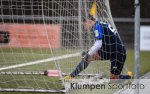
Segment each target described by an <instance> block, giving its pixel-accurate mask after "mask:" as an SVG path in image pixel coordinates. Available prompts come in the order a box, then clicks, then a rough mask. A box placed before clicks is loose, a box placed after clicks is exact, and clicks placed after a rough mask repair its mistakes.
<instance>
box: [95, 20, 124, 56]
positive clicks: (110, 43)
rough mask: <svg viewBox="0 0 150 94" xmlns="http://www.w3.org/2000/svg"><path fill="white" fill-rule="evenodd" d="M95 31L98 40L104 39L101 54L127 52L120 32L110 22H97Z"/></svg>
mask: <svg viewBox="0 0 150 94" xmlns="http://www.w3.org/2000/svg"><path fill="white" fill-rule="evenodd" d="M93 32H94V35H95V39H96V40H102V47H101V54H107V53H108V54H111V53H113V52H116V51H117V52H120V53H123V54H125V53H126V51H125V47H124V45H123V43H122V41H121V39H120V37H119V36H118V33H117V32H116V30H115V29H113V28H112V26H111V25H110V24H107V23H99V22H95V24H94V26H93Z"/></svg>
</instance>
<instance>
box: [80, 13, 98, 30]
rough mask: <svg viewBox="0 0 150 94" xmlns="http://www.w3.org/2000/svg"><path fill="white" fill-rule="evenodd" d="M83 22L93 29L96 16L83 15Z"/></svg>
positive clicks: (86, 26) (85, 26) (85, 25)
mask: <svg viewBox="0 0 150 94" xmlns="http://www.w3.org/2000/svg"><path fill="white" fill-rule="evenodd" d="M82 24H83V26H84V28H85V29H88V28H89V29H91V28H92V27H93V26H94V24H95V18H94V17H93V16H92V15H88V17H87V18H86V17H82Z"/></svg>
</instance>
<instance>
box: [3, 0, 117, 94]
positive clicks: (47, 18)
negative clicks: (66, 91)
mask: <svg viewBox="0 0 150 94" xmlns="http://www.w3.org/2000/svg"><path fill="white" fill-rule="evenodd" d="M94 2H96V6H97V14H96V19H97V20H98V21H103V22H108V23H109V24H111V25H112V26H113V28H115V29H116V27H115V25H114V22H113V19H112V16H111V12H110V8H109V1H108V0H97V1H96V0H95V1H94ZM92 4H93V0H82V1H81V0H1V1H0V7H1V10H0V74H1V76H0V88H1V89H3V88H13V89H22V88H31V89H33V88H37V89H56V90H60V89H62V88H63V87H64V85H63V84H62V81H59V79H60V78H62V77H63V73H64V74H69V73H70V72H72V70H73V69H74V68H75V67H76V65H77V64H78V63H79V61H80V60H81V52H82V51H87V50H88V49H89V48H90V47H91V46H92V45H93V43H94V37H93V34H92V33H89V32H84V30H83V26H82V21H81V18H82V16H85V17H86V16H87V15H88V14H89V11H90V9H91V6H92ZM45 70H59V75H60V76H58V77H48V76H44V75H43V72H44V71H45ZM109 71H110V61H101V60H100V61H93V62H92V63H91V64H90V65H89V67H88V68H87V69H85V70H84V71H83V72H82V73H81V74H86V75H85V76H79V77H77V78H81V77H82V78H86V77H87V75H89V74H99V73H103V74H104V75H106V76H108V75H109ZM16 74H18V75H16ZM19 74H24V75H19ZM25 74H30V75H25ZM34 74H38V75H34ZM76 92H78V91H76ZM76 92H75V93H76Z"/></svg>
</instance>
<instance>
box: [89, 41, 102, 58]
mask: <svg viewBox="0 0 150 94" xmlns="http://www.w3.org/2000/svg"><path fill="white" fill-rule="evenodd" d="M101 46H102V40H96V41H95V43H94V45H93V46H92V47H91V48H90V49H89V51H88V54H89V55H90V56H91V61H92V60H98V59H100V56H99V55H98V50H99V49H100V48H101Z"/></svg>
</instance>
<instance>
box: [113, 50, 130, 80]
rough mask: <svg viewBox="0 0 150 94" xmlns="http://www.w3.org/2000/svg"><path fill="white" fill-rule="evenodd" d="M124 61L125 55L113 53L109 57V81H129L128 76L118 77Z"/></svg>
mask: <svg viewBox="0 0 150 94" xmlns="http://www.w3.org/2000/svg"><path fill="white" fill-rule="evenodd" d="M125 60H126V54H125V53H120V52H115V53H113V54H112V56H111V59H110V61H111V70H110V79H130V78H131V76H129V75H120V74H121V72H122V69H123V66H124V63H125Z"/></svg>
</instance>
